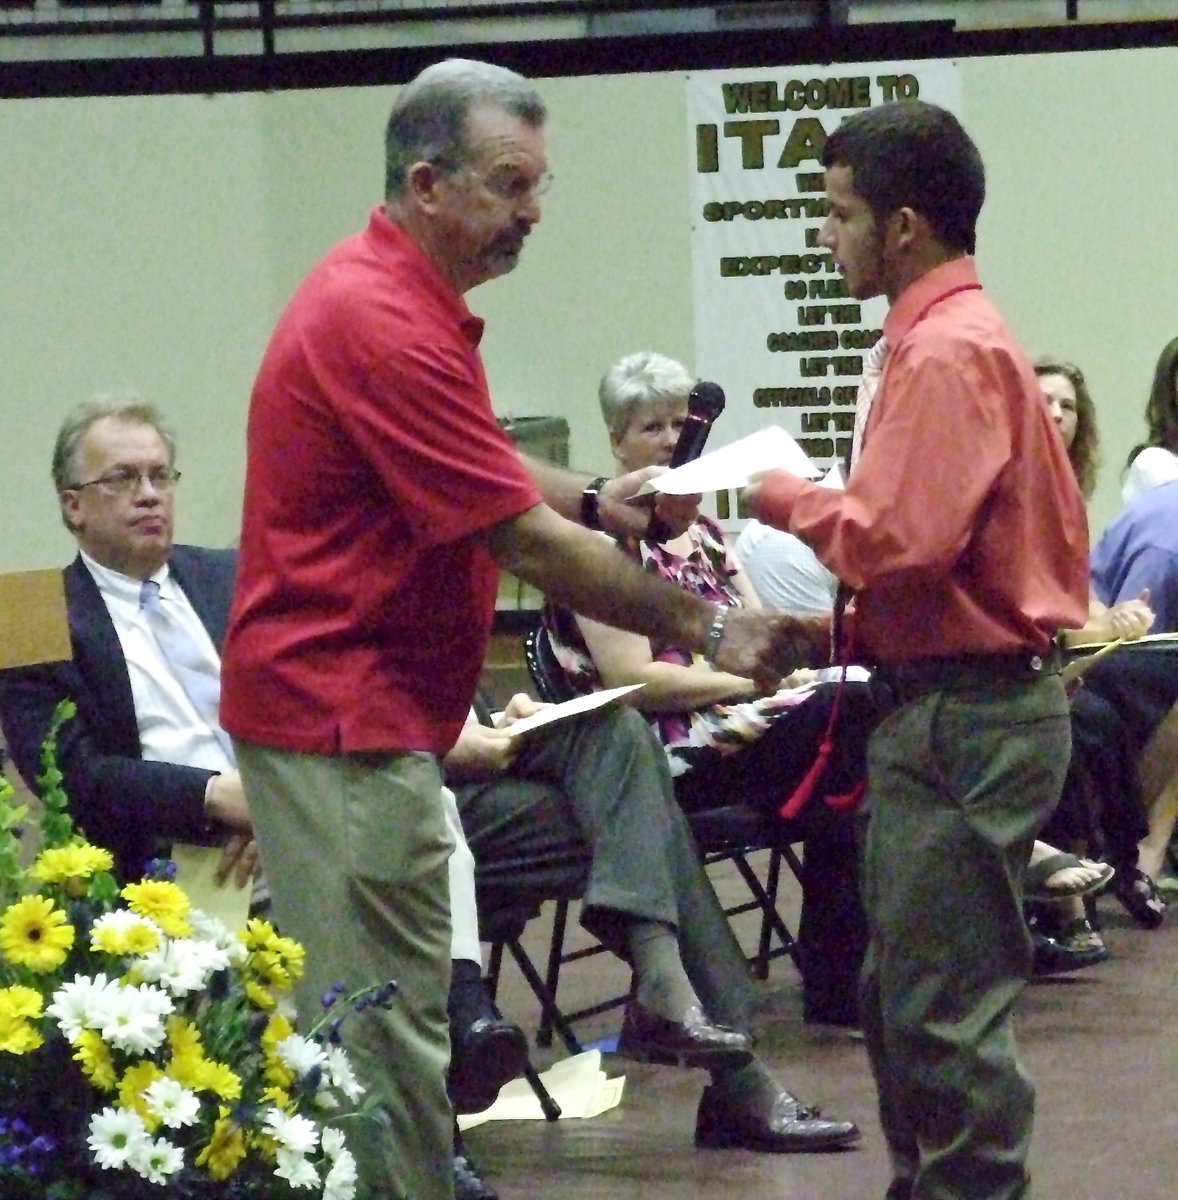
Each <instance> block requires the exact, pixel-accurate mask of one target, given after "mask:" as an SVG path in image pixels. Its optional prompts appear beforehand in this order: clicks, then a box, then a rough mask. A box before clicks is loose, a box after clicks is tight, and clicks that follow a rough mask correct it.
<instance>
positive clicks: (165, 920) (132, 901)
mask: <svg viewBox="0 0 1178 1200" xmlns="http://www.w3.org/2000/svg"><path fill="white" fill-rule="evenodd" d="M119 894H120V895H121V896H122V897H123V899H124V900H126V901H127V903H128V904H129V905H130V906H131V911H132V912H136V913H138V914H139V915H140V916H141V917H150V918H151V920H153V921H154V922H155V923H156V924H157V925H158V926H159V927H160V928H161V929H162V930H163V931H164V933H166V934H167V935H168V937H188V936H189V935H190V934H191V933H192V926H191V925H189V924H188V920H187V917H188V910H189V908H190V907H191V904H190V903H189V900H188V897H187V896H186V895H185V894H184V889H183V888H179V887H177V886H176V885H175V884H174V883H169V882H168V881H167V880H166V879H145V880H143V882H142V883H129V884H127V886H126V887H125V888H123V890H122V891H121V892H120V893H119Z"/></svg>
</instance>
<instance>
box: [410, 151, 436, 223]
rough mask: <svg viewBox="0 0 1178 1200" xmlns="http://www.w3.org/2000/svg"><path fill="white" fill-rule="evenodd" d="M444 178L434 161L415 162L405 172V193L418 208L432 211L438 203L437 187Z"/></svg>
mask: <svg viewBox="0 0 1178 1200" xmlns="http://www.w3.org/2000/svg"><path fill="white" fill-rule="evenodd" d="M443 178H444V173H443V172H442V171H440V170H439V169H438V167H437V165H436V164H435V163H431V162H416V163H414V164H413V166H411V167H410V168H409V170H408V171H407V172H406V174H405V193H406V195H408V196H411V197H412V198H413V200H414V202H415V203H416V204H417V206H418V207H419V208H422V209H424V210H425V211H426V212H430V211H432V210H433V209H434V208H435V207H436V206H437V203H438V189H439V186H440V184H441V182H442V180H443Z"/></svg>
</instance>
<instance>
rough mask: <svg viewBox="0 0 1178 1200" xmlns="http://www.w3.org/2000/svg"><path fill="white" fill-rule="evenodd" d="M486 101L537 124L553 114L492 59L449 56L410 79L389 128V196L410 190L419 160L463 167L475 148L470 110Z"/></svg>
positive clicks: (525, 82) (519, 77) (452, 168)
mask: <svg viewBox="0 0 1178 1200" xmlns="http://www.w3.org/2000/svg"><path fill="white" fill-rule="evenodd" d="M482 104H486V105H490V106H492V107H495V108H499V109H502V110H503V111H504V112H506V113H508V114H509V115H511V116H513V117H518V118H519V119H520V120H521V121H525V122H526V123H527V124H529V125H532V126H537V127H538V126H541V125H543V124H544V122H545V120H546V119H547V116H548V113H547V110H546V109H545V107H544V102H543V101H542V100H541V99H540V96H539V93H538V92H537V91H536V89H535V88H534V87H533V86H532V85H531V83H530V82H529V81H528V80H526V79H525V78H524V77H523V76H522V75H517V74H516V73H515V72H514V71H509V70H508V69H507V68H506V67H497V66H494V65H493V64H492V63H484V62H476V61H475V60H473V59H469V58H447V59H446V60H445V61H443V62H440V63H435V64H434V65H433V66H430V67H426V69H425V70H424V71H422V72H421V73H420V74H419V75H418V76H417V77H416V78H415V79H413V80H411V81H410V82H409V83H407V84H406V85H405V87H404V88H403V89H402V91H401V93H400V95H399V96H398V97H397V99H396V101H395V102H394V104H393V111H392V112H391V113H390V114H389V120H388V125H387V126H386V127H385V197H386V199H394V198H396V197H399V196H401V195H403V194H404V191H405V184H406V181H407V179H408V175H409V169H410V168H411V167H412V166H413V164H414V163H418V162H431V163H435V164H437V165H438V166H440V167H443V168H444V169H446V170H450V171H455V170H458V168H459V167H461V166H463V165H464V164H465V162H466V159H467V156H468V151H469V147H468V146H467V144H466V118H467V114H468V113H469V112H470V111H471V109H473V108H476V107H478V106H479V105H482Z"/></svg>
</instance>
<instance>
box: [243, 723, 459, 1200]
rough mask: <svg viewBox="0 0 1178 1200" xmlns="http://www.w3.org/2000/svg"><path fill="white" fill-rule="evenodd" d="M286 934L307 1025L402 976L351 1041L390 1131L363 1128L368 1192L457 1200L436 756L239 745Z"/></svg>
mask: <svg viewBox="0 0 1178 1200" xmlns="http://www.w3.org/2000/svg"><path fill="white" fill-rule="evenodd" d="M236 749H237V759H238V765H239V767H240V770H241V775H242V779H243V782H244V785H245V792H246V796H247V797H248V799H249V804H250V812H251V814H252V817H253V821H254V828H255V832H256V836H257V839H258V844H259V846H260V848H261V852H262V860H263V862H264V864H265V870H266V876H267V878H268V880H269V881H270V886H271V891H272V894H273V905H274V917H275V922H276V924H277V925H278V927H279V929H280V930H281V932H282V933H284V934H286V935H287V936H289V937H293V938H296V939H297V940H298V941H300V942H301V943H302V944H303V947H304V948H305V950H306V954H307V957H306V975H305V977H304V980H303V983H302V984H301V985H300V987H299V990H298V993H297V997H296V1000H297V1004H298V1010H299V1019H300V1027H301V1028H303V1029H306V1028H309V1027H310V1026H311V1024H313V1023H314V1022H315V1021H316V1020H317V1019H318V1018H319V1017H320V1016H321V1015H322V1013H323V1009H322V1005H321V1002H320V997H321V996H322V995H323V993H324V992H325V991H326V990H327V989H328V988H329V987H330V986H331V985H332V984H333V983H336V982H341V983H344V984H345V985H346V986H347V987H348V989H349V991H351V990H353V989H355V988H358V987H362V986H364V985H366V984H370V983H379V982H381V981H383V980H387V979H394V980H396V982H397V985H398V989H399V990H398V993H397V996H396V998H395V999H394V1001H393V1003H392V1005H391V1007H389V1008H388V1009H379V1008H370V1009H367V1010H365V1011H364V1012H362V1013H359V1014H354V1015H352V1016H350V1017H349V1018H348V1019H347V1020H346V1021H345V1022H344V1026H343V1042H344V1046H345V1047H346V1049H347V1051H348V1054H349V1056H350V1057H351V1059H352V1062H353V1065H354V1066H355V1068H356V1073H357V1075H358V1076H359V1077H360V1079H361V1080H362V1082H363V1083H364V1084H365V1085H366V1086H367V1087H368V1088H369V1090H370V1092H371V1093H375V1094H376V1095H377V1096H378V1097H379V1102H380V1107H379V1110H378V1111H379V1114H380V1117H381V1121H380V1123H379V1124H373V1123H369V1122H354V1123H353V1122H349V1123H348V1125H347V1127H346V1134H347V1139H348V1146H349V1148H350V1149H351V1150H352V1151H353V1153H354V1154H355V1155H356V1159H357V1164H358V1167H359V1175H360V1195H362V1196H366V1197H370V1198H371V1200H452V1198H453V1194H454V1191H453V1187H454V1185H453V1168H452V1165H451V1163H452V1154H453V1151H452V1145H453V1140H452V1139H453V1129H452V1119H453V1118H452V1116H451V1111H450V1104H449V1100H448V1099H447V1096H446V1085H445V1074H446V1065H447V1062H448V1059H449V1039H448V1033H447V1024H446V994H447V991H448V989H449V986H450V900H449V883H448V876H447V859H448V858H449V856H450V852H451V850H452V848H453V843H452V835H451V834H450V832H449V829H448V828H447V825H446V822H445V818H444V815H443V809H442V804H441V777H440V773H439V769H438V764H437V761H436V760H435V759H434V758H433V757H432V756H431V755H426V754H398V755H375V754H358V755H342V756H338V757H325V756H319V755H312V754H297V753H291V752H287V751H280V750H274V749H270V748H268V747H263V746H257V745H253V744H250V743H248V742H238V743H237V744H236Z"/></svg>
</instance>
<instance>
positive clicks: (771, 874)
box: [753, 846, 781, 979]
mask: <svg viewBox="0 0 1178 1200" xmlns="http://www.w3.org/2000/svg"><path fill="white" fill-rule="evenodd" d="M780 884H781V851H780V850H778V849H777V847H776V846H774V847H773V848H772V849H770V851H769V871H768V874H767V877H766V879H765V894H766V895H767V896H768V898H769V903H770V904H771V905H772V906H773V908H772V911H773V912H776V911H777V891H778V887H779V886H780ZM772 946H773V922H772V920H771V919H770V916H769V911H768V910H765V911H763V912H762V913H761V936H760V937H759V938H758V939H757V957H756V958H755V959H754V960H753V974H754V975H755V976H756V977H757V978H758V979H768V978H769V959H770V957H771V950H772Z"/></svg>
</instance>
